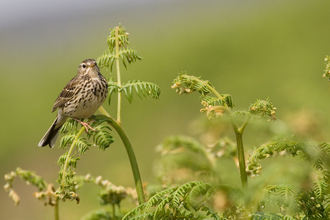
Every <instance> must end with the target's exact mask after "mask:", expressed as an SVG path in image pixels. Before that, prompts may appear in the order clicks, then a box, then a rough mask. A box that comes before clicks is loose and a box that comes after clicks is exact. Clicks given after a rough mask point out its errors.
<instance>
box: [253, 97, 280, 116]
mask: <svg viewBox="0 0 330 220" xmlns="http://www.w3.org/2000/svg"><path fill="white" fill-rule="evenodd" d="M276 110H277V109H276V107H274V105H273V103H272V102H271V101H270V99H269V98H267V99H266V100H260V99H257V100H256V102H255V103H253V104H251V105H250V113H251V114H252V115H253V116H254V117H256V118H265V119H267V120H268V121H270V120H275V119H276V117H275V113H276Z"/></svg>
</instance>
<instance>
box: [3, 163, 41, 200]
mask: <svg viewBox="0 0 330 220" xmlns="http://www.w3.org/2000/svg"><path fill="white" fill-rule="evenodd" d="M16 177H19V178H21V179H22V180H24V181H26V183H27V184H28V185H30V184H31V185H33V186H35V187H37V188H38V190H39V191H41V190H44V189H45V188H46V187H47V183H46V182H45V181H44V179H43V178H42V177H40V176H38V175H36V174H35V173H34V172H32V171H30V170H22V169H21V168H19V167H18V168H16V170H15V171H12V172H10V173H8V174H6V175H5V180H6V181H7V183H6V184H5V186H4V189H5V190H6V191H9V197H10V198H12V200H13V201H14V202H15V205H18V204H19V202H20V198H19V196H18V194H17V193H16V192H15V191H14V189H13V182H14V180H15V178H16Z"/></svg>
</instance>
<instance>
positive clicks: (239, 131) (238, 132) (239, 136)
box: [231, 116, 250, 189]
mask: <svg viewBox="0 0 330 220" xmlns="http://www.w3.org/2000/svg"><path fill="white" fill-rule="evenodd" d="M249 120H250V116H249V117H248V118H247V119H246V121H245V122H244V123H243V125H242V126H241V127H240V128H239V127H238V126H237V124H236V123H235V122H234V121H232V122H231V124H232V126H233V129H234V133H235V137H236V144H237V156H238V165H239V172H240V177H241V183H242V187H243V189H245V188H246V187H247V184H248V182H247V174H246V167H245V156H244V146H243V132H244V129H245V127H246V125H247V123H248V121H249Z"/></svg>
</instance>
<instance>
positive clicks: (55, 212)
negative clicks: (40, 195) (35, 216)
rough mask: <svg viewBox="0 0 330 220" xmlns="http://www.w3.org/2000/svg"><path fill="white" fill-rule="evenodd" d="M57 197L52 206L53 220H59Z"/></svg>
mask: <svg viewBox="0 0 330 220" xmlns="http://www.w3.org/2000/svg"><path fill="white" fill-rule="evenodd" d="M59 200H60V199H59V197H56V200H55V204H54V219H55V220H59V219H60V217H59V214H58V213H59V212H58V202H59Z"/></svg>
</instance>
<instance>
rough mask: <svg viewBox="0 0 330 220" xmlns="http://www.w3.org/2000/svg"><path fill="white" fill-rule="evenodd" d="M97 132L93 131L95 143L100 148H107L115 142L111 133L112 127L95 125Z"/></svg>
mask: <svg viewBox="0 0 330 220" xmlns="http://www.w3.org/2000/svg"><path fill="white" fill-rule="evenodd" d="M94 129H95V130H96V132H93V143H94V145H95V146H98V147H99V148H100V149H102V150H105V149H107V148H108V147H110V144H112V143H113V142H114V140H113V137H112V136H111V135H110V133H109V131H111V129H110V127H109V126H107V125H99V126H97V127H94Z"/></svg>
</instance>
